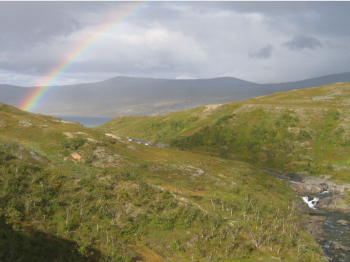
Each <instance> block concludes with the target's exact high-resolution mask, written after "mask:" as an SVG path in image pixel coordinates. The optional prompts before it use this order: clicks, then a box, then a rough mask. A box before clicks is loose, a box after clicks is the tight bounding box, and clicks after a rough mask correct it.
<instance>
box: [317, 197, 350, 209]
mask: <svg viewBox="0 0 350 262" xmlns="http://www.w3.org/2000/svg"><path fill="white" fill-rule="evenodd" d="M317 207H319V208H323V209H325V210H327V211H331V212H334V211H336V212H347V213H348V212H350V203H348V202H347V201H346V199H345V196H342V195H336V196H329V197H324V198H321V199H320V201H319V203H318V206H317Z"/></svg>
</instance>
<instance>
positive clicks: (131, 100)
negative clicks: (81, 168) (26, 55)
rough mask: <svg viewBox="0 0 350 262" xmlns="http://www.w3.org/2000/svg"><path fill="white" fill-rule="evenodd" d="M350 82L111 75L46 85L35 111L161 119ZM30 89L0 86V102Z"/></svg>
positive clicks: (347, 77)
mask: <svg viewBox="0 0 350 262" xmlns="http://www.w3.org/2000/svg"><path fill="white" fill-rule="evenodd" d="M349 81H350V73H343V74H336V75H328V76H323V77H318V78H313V79H307V80H303V81H297V82H288V83H278V84H256V83H252V82H248V81H244V80H240V79H237V78H233V77H221V78H214V79H193V80H169V79H154V78H134V77H115V78H112V79H109V80H106V81H102V82H97V83H88V84H79V85H66V86H53V87H50V89H49V91H48V92H47V93H46V94H45V97H44V99H42V101H41V102H40V103H39V104H38V105H37V107H36V108H35V109H34V111H35V112H38V113H44V114H50V115H80V116H106V117H115V116H120V115H159V114H164V113H169V112H174V111H180V110H185V109H190V108H195V107H198V106H201V105H206V104H223V103H230V102H235V101H242V100H245V99H249V98H252V97H255V96H261V95H268V94H273V93H276V92H284V91H289V90H293V89H300V88H306V87H313V86H319V85H326V84H332V83H336V82H349ZM30 91H31V89H30V88H23V87H12V86H8V85H0V101H1V102H4V103H8V104H11V105H13V106H19V105H20V103H21V101H23V100H24V99H25V98H26V97H27V96H28V95H29V93H30Z"/></svg>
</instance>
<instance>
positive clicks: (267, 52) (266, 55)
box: [249, 44, 273, 59]
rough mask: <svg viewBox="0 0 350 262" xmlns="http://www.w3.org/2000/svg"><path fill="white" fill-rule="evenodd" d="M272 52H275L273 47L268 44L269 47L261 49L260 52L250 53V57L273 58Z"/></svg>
mask: <svg viewBox="0 0 350 262" xmlns="http://www.w3.org/2000/svg"><path fill="white" fill-rule="evenodd" d="M272 50H273V46H272V45H270V44H268V45H267V46H265V47H263V48H261V49H260V50H259V51H258V52H255V53H254V52H253V53H250V54H249V56H250V57H251V58H260V59H267V58H270V57H271V52H272Z"/></svg>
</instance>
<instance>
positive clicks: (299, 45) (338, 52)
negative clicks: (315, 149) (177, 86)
mask: <svg viewBox="0 0 350 262" xmlns="http://www.w3.org/2000/svg"><path fill="white" fill-rule="evenodd" d="M135 6H136V7H137V6H138V3H135V2H0V83H2V84H4V83H7V84H13V85H21V86H33V85H36V84H39V83H40V82H42V79H43V77H45V76H46V75H47V74H48V73H49V72H51V71H52V70H53V69H54V68H55V67H57V65H58V64H60V63H62V61H64V60H65V59H66V57H67V55H68V54H70V53H72V50H75V49H76V48H77V47H79V46H81V45H82V44H84V43H86V42H87V40H88V39H90V38H91V37H92V36H93V34H95V33H97V34H98V33H99V32H100V31H101V27H103V26H104V25H106V23H107V22H108V21H111V18H112V19H115V18H118V16H120V17H121V15H123V14H125V13H126V12H127V10H130V8H134V7H135ZM349 10H350V2H147V3H146V4H145V5H143V7H142V8H141V9H140V10H139V11H138V12H135V13H134V14H132V15H130V16H129V17H128V18H126V19H125V20H124V21H123V22H120V23H117V24H116V25H115V27H113V29H111V30H108V31H106V33H105V34H103V36H102V37H100V38H99V40H98V41H96V43H95V44H94V45H92V46H91V47H90V48H89V49H88V50H87V51H86V52H85V53H83V54H82V55H81V56H79V57H78V58H77V59H75V60H74V62H73V63H72V64H71V66H70V67H69V68H68V69H67V70H66V71H64V72H62V74H61V75H60V76H59V77H58V78H57V80H56V82H55V84H72V83H81V82H94V81H100V80H105V79H108V78H111V77H115V76H121V75H122V76H137V77H156V78H171V79H181V78H214V77H221V76H232V77H237V78H240V79H244V80H248V81H252V82H257V83H273V82H285V81H295V80H302V79H307V78H312V77H317V76H322V75H328V74H334V73H342V72H349V71H350V29H349V28H350V15H349Z"/></svg>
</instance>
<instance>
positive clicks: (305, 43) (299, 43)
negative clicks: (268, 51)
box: [282, 35, 323, 51]
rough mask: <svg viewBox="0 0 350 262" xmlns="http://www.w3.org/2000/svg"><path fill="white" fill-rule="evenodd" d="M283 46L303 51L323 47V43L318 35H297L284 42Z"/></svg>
mask: <svg viewBox="0 0 350 262" xmlns="http://www.w3.org/2000/svg"><path fill="white" fill-rule="evenodd" d="M282 46H284V47H287V48H289V49H290V50H293V51H301V50H303V49H316V48H318V47H322V46H323V44H322V43H321V41H320V40H318V39H317V38H316V37H313V36H306V35H296V36H294V37H293V39H292V40H291V41H288V42H285V43H283V44H282Z"/></svg>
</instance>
